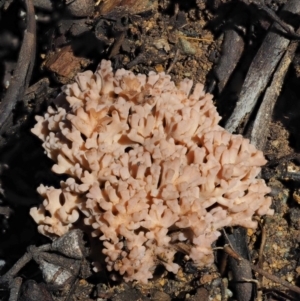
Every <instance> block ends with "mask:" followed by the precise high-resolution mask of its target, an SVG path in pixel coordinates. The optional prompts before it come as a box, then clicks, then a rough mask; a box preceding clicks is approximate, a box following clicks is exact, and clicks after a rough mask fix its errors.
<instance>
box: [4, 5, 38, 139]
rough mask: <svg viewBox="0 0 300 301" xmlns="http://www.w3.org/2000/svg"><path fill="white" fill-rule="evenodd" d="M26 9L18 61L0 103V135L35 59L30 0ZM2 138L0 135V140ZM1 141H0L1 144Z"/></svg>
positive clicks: (18, 98)
mask: <svg viewBox="0 0 300 301" xmlns="http://www.w3.org/2000/svg"><path fill="white" fill-rule="evenodd" d="M25 5H26V10H27V29H26V30H25V33H24V38H23V42H22V46H21V49H20V53H19V58H18V62H17V65H16V68H15V71H14V77H13V79H12V80H11V84H10V86H9V88H8V90H7V92H6V94H5V96H4V98H3V100H2V101H1V103H0V135H1V136H2V135H3V134H4V133H6V132H7V130H9V127H10V126H12V122H13V118H12V112H13V109H14V108H15V105H16V103H17V102H18V101H19V100H22V99H23V96H24V93H25V90H26V89H27V87H28V85H29V80H30V78H31V74H32V69H33V65H34V60H35V48H36V22H35V12H34V7H33V4H32V0H25ZM2 139H3V138H2V137H0V142H1V140H2ZM1 144H2V143H0V145H1Z"/></svg>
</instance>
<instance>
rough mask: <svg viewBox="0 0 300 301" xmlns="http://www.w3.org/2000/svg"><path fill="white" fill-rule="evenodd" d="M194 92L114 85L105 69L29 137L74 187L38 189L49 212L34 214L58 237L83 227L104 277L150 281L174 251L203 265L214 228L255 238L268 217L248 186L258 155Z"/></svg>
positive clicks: (138, 82)
mask: <svg viewBox="0 0 300 301" xmlns="http://www.w3.org/2000/svg"><path fill="white" fill-rule="evenodd" d="M192 86H193V82H192V81H191V80H188V79H185V80H183V81H182V82H181V83H180V84H179V85H178V86H177V87H176V86H175V84H174V82H172V81H171V79H170V76H169V75H166V74H164V73H159V74H156V73H154V72H150V73H149V75H148V76H146V75H142V74H138V75H134V74H133V73H132V72H130V71H126V70H124V69H121V70H117V71H116V72H115V74H114V73H113V72H112V68H111V63H110V62H109V61H105V60H103V61H102V62H101V64H100V65H99V67H98V69H97V70H96V72H95V73H92V72H91V71H86V72H83V73H80V74H78V75H77V76H76V79H75V82H74V83H73V84H70V85H67V86H65V87H64V88H63V93H61V94H60V95H59V96H58V97H57V99H56V100H55V101H54V104H55V108H53V107H49V108H48V112H47V113H46V114H45V116H44V117H36V119H37V124H36V125H35V127H34V129H33V130H32V132H33V133H34V134H35V135H37V136H38V137H39V138H40V139H41V140H43V142H44V143H43V147H44V149H45V151H46V153H47V155H48V157H50V158H51V159H52V160H53V161H55V162H56V164H55V165H53V168H52V169H53V171H54V172H55V173H58V174H67V175H68V176H69V178H68V179H67V180H66V181H63V182H61V187H60V188H54V187H45V186H43V185H41V186H40V187H39V188H38V192H39V193H40V194H41V195H42V196H43V197H44V201H43V203H42V205H40V207H39V208H32V209H31V211H30V214H31V216H32V217H33V218H34V220H35V221H36V222H37V224H39V226H38V229H39V231H40V232H41V233H43V234H44V235H47V236H50V237H57V236H61V235H62V234H64V233H66V232H67V231H68V230H69V229H72V228H74V227H75V226H74V223H75V222H76V221H77V220H78V219H79V218H81V216H84V223H85V224H86V225H90V229H91V233H92V235H93V236H95V237H99V238H100V240H102V241H103V245H104V248H103V253H104V254H105V255H106V263H107V268H108V270H110V271H112V270H116V271H119V273H120V274H122V275H124V277H125V280H127V281H128V280H138V281H142V282H147V280H148V279H150V278H151V277H152V274H153V271H154V269H155V267H156V266H157V265H158V264H163V265H164V266H165V267H166V269H167V270H168V271H171V272H173V273H176V272H177V271H178V268H179V266H178V264H177V263H174V255H175V253H176V252H177V250H176V248H175V245H176V243H177V242H186V243H188V244H189V246H190V247H189V250H190V253H189V254H188V255H189V257H190V258H191V259H192V260H193V261H194V262H195V263H196V264H197V265H198V266H199V267H201V266H206V265H209V264H211V263H212V262H213V259H214V258H213V251H212V246H211V245H212V243H213V242H215V241H216V239H217V238H218V236H219V235H220V232H219V231H218V230H219V229H221V228H222V227H225V226H234V225H240V226H244V227H250V228H255V227H256V222H255V221H253V220H252V217H253V215H264V214H272V210H271V209H269V207H270V204H271V199H270V198H269V197H266V196H265V195H266V194H267V193H268V192H269V191H270V189H269V188H268V187H267V186H266V184H265V182H264V181H263V180H261V179H256V178H255V177H256V176H257V175H258V173H259V172H260V166H262V165H264V164H265V162H266V161H265V159H264V156H263V154H262V152H261V151H258V150H257V149H256V148H255V147H254V146H252V145H251V144H250V143H249V140H247V139H244V138H243V137H242V136H240V135H232V134H230V133H228V132H227V131H225V130H224V129H223V128H222V127H220V126H219V125H218V122H219V120H220V117H219V115H218V113H217V111H216V108H215V106H214V104H213V102H212V95H210V94H205V92H204V91H203V85H201V84H196V85H195V87H194V89H193V90H192ZM161 258H163V260H161Z"/></svg>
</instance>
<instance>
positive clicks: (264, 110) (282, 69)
mask: <svg viewBox="0 0 300 301" xmlns="http://www.w3.org/2000/svg"><path fill="white" fill-rule="evenodd" d="M297 33H300V29H298V30H297ZM297 47H298V42H292V43H291V44H290V45H289V46H288V49H287V51H286V53H285V55H284V57H283V58H282V60H281V62H280V64H279V66H278V68H277V70H276V72H275V74H274V76H273V80H272V83H271V85H270V87H269V88H268V89H267V90H266V93H265V96H264V98H263V101H262V104H261V105H260V107H259V110H258V113H257V115H256V118H255V122H254V125H253V128H252V131H251V136H250V140H251V143H252V144H254V145H255V146H256V147H257V148H258V149H260V150H263V149H264V147H265V144H266V141H267V136H268V134H269V124H270V122H271V118H272V113H273V109H274V106H275V103H276V101H277V98H278V97H279V94H280V91H281V88H282V85H283V80H284V78H285V75H286V73H287V71H288V68H289V66H290V64H291V62H292V60H293V58H294V55H295V52H296V49H297Z"/></svg>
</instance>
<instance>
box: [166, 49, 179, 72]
mask: <svg viewBox="0 0 300 301" xmlns="http://www.w3.org/2000/svg"><path fill="white" fill-rule="evenodd" d="M179 54H180V49H179V48H178V49H177V50H176V52H175V56H174V58H173V61H172V63H171V64H170V66H169V68H168V70H167V71H166V73H167V74H169V73H170V72H171V71H172V69H173V68H174V66H175V64H176V62H177V60H178V56H179Z"/></svg>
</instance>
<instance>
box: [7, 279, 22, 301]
mask: <svg viewBox="0 0 300 301" xmlns="http://www.w3.org/2000/svg"><path fill="white" fill-rule="evenodd" d="M21 285H22V278H21V277H17V278H15V279H14V280H13V281H12V283H11V284H10V296H9V300H8V301H18V299H19V293H20V288H21Z"/></svg>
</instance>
